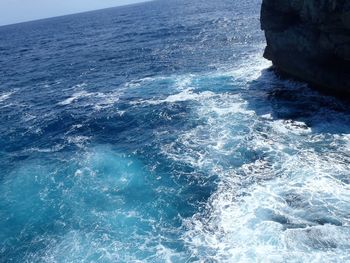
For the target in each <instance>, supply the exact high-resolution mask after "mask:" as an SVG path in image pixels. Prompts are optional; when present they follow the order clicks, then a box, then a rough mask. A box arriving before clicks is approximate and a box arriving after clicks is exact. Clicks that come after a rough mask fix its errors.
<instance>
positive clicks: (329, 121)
mask: <svg viewBox="0 0 350 263" xmlns="http://www.w3.org/2000/svg"><path fill="white" fill-rule="evenodd" d="M260 4H261V2H260V1H258V0H252V1H244V0H216V1H204V0H191V1H185V0H178V1H155V2H148V3H143V4H138V5H132V6H125V7H119V8H113V9H108V10H102V11H97V12H91V13H85V14H78V15H73V16H66V17H60V18H53V19H48V20H42V21H36V22H30V23H24V24H17V25H12V26H5V27H0V122H1V125H0V262H21V263H22V262H244V263H245V262H327V263H329V262H350V253H349V251H350V109H349V106H348V105H347V104H344V103H343V102H341V101H338V100H336V99H334V98H331V97H326V96H324V95H321V94H319V93H317V92H315V91H312V90H310V89H309V88H308V87H307V86H306V85H305V84H303V83H298V82H293V81H291V80H284V79H281V78H279V77H278V76H276V74H275V73H274V72H273V71H272V70H270V69H269V68H270V66H271V64H270V63H269V62H268V61H266V60H264V59H263V58H262V53H263V48H264V45H265V40H264V37H263V34H262V32H261V31H260V27H259V9H260Z"/></svg>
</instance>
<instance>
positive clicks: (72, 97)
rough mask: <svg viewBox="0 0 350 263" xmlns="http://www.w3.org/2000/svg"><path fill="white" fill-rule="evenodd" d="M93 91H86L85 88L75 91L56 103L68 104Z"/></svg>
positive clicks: (90, 94) (89, 94) (87, 95)
mask: <svg viewBox="0 0 350 263" xmlns="http://www.w3.org/2000/svg"><path fill="white" fill-rule="evenodd" d="M92 95H93V93H88V92H86V91H85V90H83V91H78V92H75V93H74V94H73V95H72V96H71V97H69V98H67V99H65V100H63V101H61V102H59V103H58V105H62V106H63V105H69V104H72V103H73V102H75V101H76V100H78V99H81V98H84V97H89V96H92Z"/></svg>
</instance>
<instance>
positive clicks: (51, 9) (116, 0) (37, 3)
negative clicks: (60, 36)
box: [0, 0, 144, 25]
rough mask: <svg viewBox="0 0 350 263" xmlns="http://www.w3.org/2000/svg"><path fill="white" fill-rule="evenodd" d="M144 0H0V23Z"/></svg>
mask: <svg viewBox="0 0 350 263" xmlns="http://www.w3.org/2000/svg"><path fill="white" fill-rule="evenodd" d="M143 1H144V0H0V25H8V24H14V23H20V22H25V21H31V20H37V19H42V18H49V17H54V16H61V15H68V14H74V13H80V12H85V11H91V10H97V9H102V8H107V7H114V6H120V5H127V4H134V3H139V2H143Z"/></svg>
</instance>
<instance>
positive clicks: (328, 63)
mask: <svg viewBox="0 0 350 263" xmlns="http://www.w3.org/2000/svg"><path fill="white" fill-rule="evenodd" d="M261 28H262V30H264V31H265V36H266V40H267V47H266V49H265V53H264V57H265V58H267V59H269V60H271V61H272V62H273V64H274V66H275V67H276V69H277V70H278V71H280V72H281V73H284V74H286V75H288V76H292V77H295V78H297V79H300V80H304V81H306V82H309V83H310V84H312V86H315V87H317V88H320V89H322V90H324V91H327V92H330V93H333V94H337V95H347V96H349V97H350V0H263V3H262V8H261Z"/></svg>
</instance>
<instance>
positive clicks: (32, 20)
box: [0, 0, 155, 28]
mask: <svg viewBox="0 0 350 263" xmlns="http://www.w3.org/2000/svg"><path fill="white" fill-rule="evenodd" d="M153 1H155V0H142V1H140V2H137V3H131V4H122V5H116V6H110V7H104V8H98V9H91V10H86V11H81V12H74V13H67V14H63V15H57V16H49V17H43V18H38V19H31V20H25V21H21V22H15V23H10V24H0V28H1V27H6V26H15V25H20V24H25V23H31V22H39V21H43V20H48V19H54V18H61V17H66V16H73V15H78V14H85V13H91V12H98V11H102V10H107V9H113V8H123V7H128V6H133V5H140V4H144V3H147V2H153Z"/></svg>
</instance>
